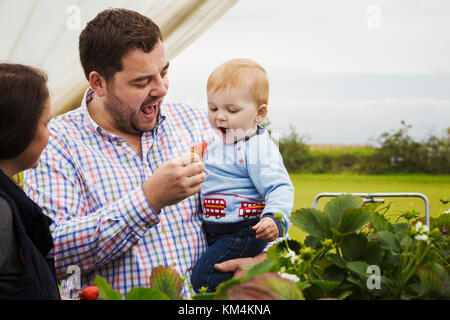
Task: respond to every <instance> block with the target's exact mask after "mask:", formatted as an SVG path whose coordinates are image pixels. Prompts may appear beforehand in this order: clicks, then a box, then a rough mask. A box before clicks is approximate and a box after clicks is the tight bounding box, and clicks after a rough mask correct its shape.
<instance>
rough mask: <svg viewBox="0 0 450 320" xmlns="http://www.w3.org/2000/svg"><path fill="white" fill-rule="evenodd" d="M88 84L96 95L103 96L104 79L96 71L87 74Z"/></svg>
mask: <svg viewBox="0 0 450 320" xmlns="http://www.w3.org/2000/svg"><path fill="white" fill-rule="evenodd" d="M89 84H90V86H91V88H92V90H94V92H95V95H96V96H97V97H104V96H105V89H106V81H105V79H104V78H103V77H102V76H101V75H100V73H98V72H97V71H92V72H91V73H90V74H89Z"/></svg>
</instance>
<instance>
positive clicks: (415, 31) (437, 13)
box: [167, 0, 450, 143]
mask: <svg viewBox="0 0 450 320" xmlns="http://www.w3.org/2000/svg"><path fill="white" fill-rule="evenodd" d="M449 17H450V1H448V0H395V1H394V0H385V1H380V0H371V1H365V0H314V1H312V0H309V1H306V0H278V1H273V0H240V1H239V2H238V3H237V4H236V5H235V6H234V7H233V8H231V10H230V11H229V12H227V13H226V14H225V15H224V16H223V17H222V18H221V19H220V20H219V21H218V22H216V23H215V24H214V25H213V26H212V27H211V28H210V29H209V30H208V31H207V32H206V33H205V34H203V35H202V36H201V37H200V38H198V39H197V40H196V41H195V42H194V43H192V44H191V45H190V46H189V47H188V48H187V49H185V50H184V51H183V52H182V53H181V54H179V55H178V56H177V57H176V58H174V59H173V61H172V62H171V69H170V89H169V94H168V98H167V99H168V100H171V101H183V102H190V103H194V104H196V105H200V106H202V107H204V108H206V92H205V85H206V80H207V78H208V76H209V74H210V72H211V71H212V70H213V69H214V68H215V67H216V66H217V65H219V64H220V63H222V62H224V61H226V60H228V59H231V58H237V57H245V58H251V59H254V60H256V61H258V62H259V63H261V64H262V65H263V67H264V68H265V69H266V70H267V73H268V75H269V81H270V101H269V115H268V118H269V120H270V121H271V123H272V125H271V126H272V128H273V129H277V130H280V131H281V132H282V134H285V133H287V132H288V128H289V125H293V126H294V127H295V129H296V131H297V132H298V133H299V134H301V135H304V136H307V137H308V140H307V141H308V142H309V143H368V142H372V141H373V140H374V139H375V138H377V137H379V136H380V135H381V133H383V132H384V131H388V130H394V129H398V128H400V121H402V120H405V121H406V122H407V123H409V124H411V125H412V126H413V129H412V131H411V134H412V135H413V136H414V137H415V138H416V139H423V138H425V137H427V136H428V135H429V134H436V135H442V134H443V133H444V130H445V129H446V128H447V127H450V19H449Z"/></svg>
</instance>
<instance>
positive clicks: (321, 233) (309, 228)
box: [290, 208, 331, 239]
mask: <svg viewBox="0 0 450 320" xmlns="http://www.w3.org/2000/svg"><path fill="white" fill-rule="evenodd" d="M290 220H291V222H292V224H293V225H294V226H296V227H298V228H300V229H302V230H303V231H305V232H307V233H309V234H310V235H312V236H314V237H317V238H321V239H325V238H330V236H331V232H330V218H329V216H328V215H327V214H326V213H323V212H320V211H319V210H316V209H312V208H303V209H300V210H297V211H295V212H294V213H293V214H292V215H291V217H290Z"/></svg>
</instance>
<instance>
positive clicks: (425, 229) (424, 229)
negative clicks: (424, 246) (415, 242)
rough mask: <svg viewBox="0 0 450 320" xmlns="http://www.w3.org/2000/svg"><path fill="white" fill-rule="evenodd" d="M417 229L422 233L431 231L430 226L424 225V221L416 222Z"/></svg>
mask: <svg viewBox="0 0 450 320" xmlns="http://www.w3.org/2000/svg"><path fill="white" fill-rule="evenodd" d="M416 231H417V232H418V233H420V234H422V233H428V232H430V228H429V227H428V226H427V225H423V224H422V222H420V221H419V222H417V223H416Z"/></svg>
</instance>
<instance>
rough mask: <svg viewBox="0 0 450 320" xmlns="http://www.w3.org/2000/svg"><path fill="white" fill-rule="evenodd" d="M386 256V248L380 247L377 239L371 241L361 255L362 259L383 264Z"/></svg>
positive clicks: (370, 262)
mask: <svg viewBox="0 0 450 320" xmlns="http://www.w3.org/2000/svg"><path fill="white" fill-rule="evenodd" d="M383 256H384V250H383V249H382V248H381V247H380V245H379V243H378V242H377V241H369V243H368V244H367V248H366V250H365V251H364V253H363V254H362V255H361V257H360V258H361V260H363V261H365V262H367V263H368V264H376V265H379V264H381V261H382V259H383Z"/></svg>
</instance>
